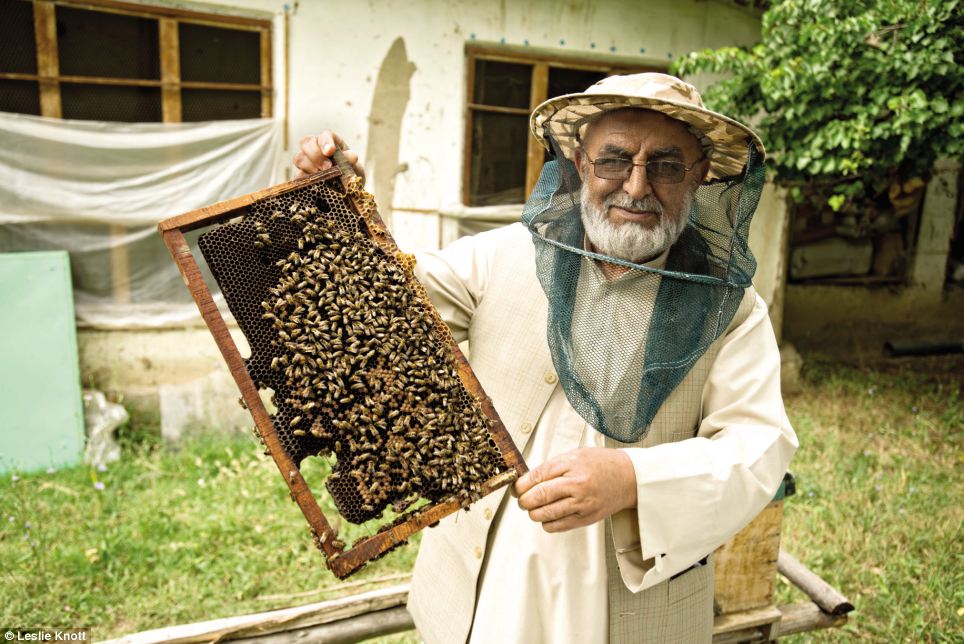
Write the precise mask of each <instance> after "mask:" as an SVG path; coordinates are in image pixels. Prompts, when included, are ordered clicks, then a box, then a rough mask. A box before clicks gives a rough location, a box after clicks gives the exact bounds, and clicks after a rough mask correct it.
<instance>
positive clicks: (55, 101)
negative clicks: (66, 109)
mask: <svg viewBox="0 0 964 644" xmlns="http://www.w3.org/2000/svg"><path fill="white" fill-rule="evenodd" d="M33 22H34V34H35V36H36V39H37V74H38V76H39V77H40V79H41V80H40V115H41V116H47V117H50V118H57V119H59V118H62V116H63V108H62V105H61V100H60V83H59V82H57V81H56V80H55V78H56V77H57V75H58V74H59V71H60V65H59V63H58V58H57V17H56V15H55V13H54V5H53V3H52V2H47V1H46V0H34V3H33Z"/></svg>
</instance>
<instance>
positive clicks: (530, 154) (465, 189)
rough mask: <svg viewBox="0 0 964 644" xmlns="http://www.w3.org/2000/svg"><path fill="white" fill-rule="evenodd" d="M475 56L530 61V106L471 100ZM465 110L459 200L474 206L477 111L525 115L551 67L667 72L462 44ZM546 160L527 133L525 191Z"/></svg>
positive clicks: (542, 92)
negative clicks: (474, 153)
mask: <svg viewBox="0 0 964 644" xmlns="http://www.w3.org/2000/svg"><path fill="white" fill-rule="evenodd" d="M478 60H491V61H496V62H506V63H517V64H518V63H521V64H528V65H532V81H531V85H530V93H529V107H528V108H521V107H519V108H516V107H500V106H494V105H483V104H481V103H475V102H473V100H472V99H473V92H474V89H475V63H476V61H478ZM465 65H466V69H465V112H464V115H463V120H464V131H463V138H462V143H463V146H462V203H463V204H464V205H465V206H467V207H474V206H473V205H472V201H471V195H470V191H471V176H472V123H473V116H474V114H475V113H476V112H489V113H501V114H517V115H520V116H522V115H524V116H526V117H527V118H528V116H529V115H530V114H531V113H532V111H533V110H534V109H535V108H536V107H538V106H539V105H540V104H542V103H543V102H545V101H546V99H547V98H548V89H549V70H550V68H553V67H555V68H561V69H572V70H579V71H591V72H602V73H605V74H607V75H613V74H635V73H640V72H664V73H665V72H666V67H665V66H663V67H660V66H658V65H656V64H643V63H632V62H627V61H626V60H625V59H623V60H617V59H615V58H613V59H606V58H601V57H591V56H590V55H583V56H579V55H566V54H556V53H551V52H540V51H531V50H524V51H519V50H517V49H513V48H509V47H506V46H504V45H502V46H498V45H495V46H493V45H475V44H466V46H465ZM544 160H545V155H544V152H543V147H542V144H541V143H539V142H538V141H537V140H536V138H535V137H534V136H531V135H530V136H529V137H527V148H526V180H525V194H526V195H528V194H531V192H532V189H533V188H534V187H535V185H536V181H537V180H538V179H539V173H540V172H541V171H542V164H543V162H544Z"/></svg>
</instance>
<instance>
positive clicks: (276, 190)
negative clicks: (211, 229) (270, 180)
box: [157, 167, 341, 233]
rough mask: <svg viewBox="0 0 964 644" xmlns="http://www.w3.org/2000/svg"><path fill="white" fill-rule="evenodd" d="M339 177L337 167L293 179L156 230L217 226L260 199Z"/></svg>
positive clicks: (193, 212) (162, 224) (170, 221)
mask: <svg viewBox="0 0 964 644" xmlns="http://www.w3.org/2000/svg"><path fill="white" fill-rule="evenodd" d="M340 175H341V170H339V169H338V168H337V167H333V168H329V169H328V170H325V171H324V172H319V173H317V174H312V175H309V176H307V177H302V178H301V179H295V180H294V181H289V182H287V183H282V184H280V185H277V186H272V187H270V188H266V189H264V190H260V191H258V192H252V193H251V194H248V195H244V196H243V197H238V198H237V199H228V200H227V201H221V202H219V203H216V204H212V205H210V206H205V207H204V208H198V209H197V210H191V211H190V212H186V213H184V214H182V215H178V216H176V217H171V218H170V219H165V220H164V221H162V222H160V223H159V224H157V229H158V230H159V231H160V232H161V233H163V232H165V231H168V230H180V231H181V232H188V231H190V230H195V229H197V228H203V227H204V226H210V225H212V224H218V223H221V222H223V221H226V220H227V219H230V218H231V217H235V216H238V215H240V214H242V213H240V212H237V211H239V210H241V209H242V208H246V207H248V206H250V205H251V204H253V203H254V202H256V201H261V200H262V199H268V198H270V197H277V196H279V195H283V194H285V193H286V192H291V191H292V190H297V189H298V188H304V187H305V186H307V185H311V184H312V183H315V182H316V181H327V180H328V179H332V178H334V177H337V176H340Z"/></svg>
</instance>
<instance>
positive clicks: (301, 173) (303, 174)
mask: <svg viewBox="0 0 964 644" xmlns="http://www.w3.org/2000/svg"><path fill="white" fill-rule="evenodd" d="M307 176H308V173H307V172H305V171H304V170H302V169H301V168H298V171H297V172H295V176H294V178H295V179H301V178H302V177H307Z"/></svg>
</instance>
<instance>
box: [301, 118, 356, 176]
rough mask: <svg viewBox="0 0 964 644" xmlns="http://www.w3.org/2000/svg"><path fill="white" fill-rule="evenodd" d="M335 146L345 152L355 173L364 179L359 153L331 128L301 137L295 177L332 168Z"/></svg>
mask: <svg viewBox="0 0 964 644" xmlns="http://www.w3.org/2000/svg"><path fill="white" fill-rule="evenodd" d="M335 146H337V147H338V149H340V150H341V151H342V152H344V153H345V158H346V159H347V160H348V163H350V164H351V167H352V169H353V170H354V171H355V174H357V175H358V176H360V177H361V178H362V180H363V181H364V179H365V168H363V167H362V164H361V163H359V161H358V155H357V154H356V153H354V152H352V151H351V150H349V149H348V146H347V145H346V144H345V141H344V140H343V139H342V138H341V137H340V136H338V135H337V134H335V133H334V132H332V131H330V130H325V131H324V132H322V133H321V134H319V135H317V136H306V137H305V138H303V139H301V150H299V151H298V154H296V155H295V157H294V159H293V161H294V164H295V167H296V168H298V172H297V173H295V179H300V178H301V177H304V176H306V175H309V174H314V173H315V172H321V171H322V170H327V169H328V168H330V167H331V166H332V165H333V163H332V160H331V157H332V155H334V154H335Z"/></svg>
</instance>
